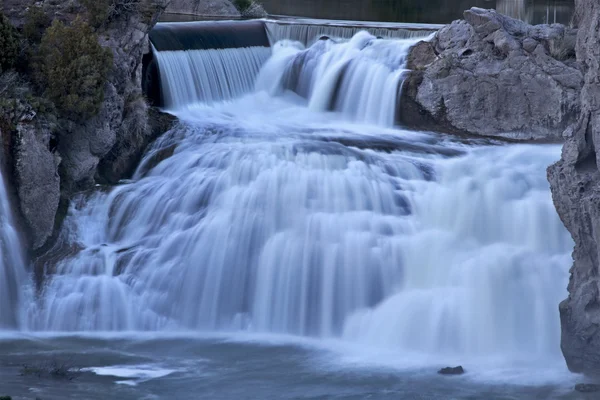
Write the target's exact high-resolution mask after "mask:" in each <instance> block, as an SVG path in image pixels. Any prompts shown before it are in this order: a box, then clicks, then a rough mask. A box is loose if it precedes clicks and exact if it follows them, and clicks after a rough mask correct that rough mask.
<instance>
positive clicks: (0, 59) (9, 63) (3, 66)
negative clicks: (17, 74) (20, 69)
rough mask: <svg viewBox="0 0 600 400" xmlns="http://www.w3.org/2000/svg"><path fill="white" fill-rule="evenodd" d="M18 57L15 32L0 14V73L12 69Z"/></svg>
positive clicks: (17, 41)
mask: <svg viewBox="0 0 600 400" xmlns="http://www.w3.org/2000/svg"><path fill="white" fill-rule="evenodd" d="M18 56H19V40H18V38H17V32H16V30H15V28H14V27H13V26H12V25H11V23H10V21H9V20H8V18H6V16H4V14H2V13H0V71H2V70H7V69H10V68H12V67H14V65H15V62H16V60H17V57H18Z"/></svg>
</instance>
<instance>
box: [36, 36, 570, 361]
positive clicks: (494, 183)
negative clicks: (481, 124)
mask: <svg viewBox="0 0 600 400" xmlns="http://www.w3.org/2000/svg"><path fill="white" fill-rule="evenodd" d="M409 45H410V43H409V42H408V41H401V40H397V41H392V40H381V39H376V38H375V37H373V36H371V35H370V34H368V33H359V34H357V35H356V36H355V37H354V38H353V39H352V40H350V41H347V42H339V43H336V42H334V41H332V40H324V41H319V42H317V43H315V44H314V45H313V46H311V47H310V48H309V49H303V46H301V45H299V44H296V45H290V44H289V43H283V44H279V45H278V46H277V48H276V49H275V50H274V55H273V57H272V58H271V59H270V60H269V61H268V62H267V63H266V64H265V65H264V66H263V68H262V69H261V72H260V74H259V77H258V79H257V83H256V88H257V90H256V93H253V94H248V95H245V96H242V97H241V98H238V99H234V100H232V101H228V102H221V103H215V100H217V99H225V98H231V97H234V96H239V95H240V94H241V93H242V92H243V91H244V90H240V91H235V90H234V89H235V88H238V87H242V86H243V87H244V88H245V91H248V86H244V85H245V83H246V82H248V81H250V80H251V76H252V74H253V72H252V73H248V74H246V72H244V73H243V74H242V72H241V71H240V70H239V68H238V64H236V63H237V62H238V61H239V60H240V59H242V58H243V59H251V58H252V57H254V56H256V54H255V53H253V51H254V50H253V49H244V50H235V51H233V52H231V54H229V53H228V54H229V55H226V53H225V50H215V51H214V52H213V53H209V52H207V51H205V50H201V51H204V53H187V54H186V53H185V52H177V53H176V54H171V53H167V52H164V51H158V52H157V59H158V61H159V65H160V68H161V70H162V73H163V75H162V85H163V88H164V89H165V92H168V93H169V96H171V97H170V99H171V100H170V103H169V105H170V108H171V110H172V111H173V112H174V113H175V114H176V115H177V116H178V117H179V118H180V120H181V124H180V125H178V126H177V127H176V128H175V129H173V130H171V131H170V132H169V133H167V134H165V135H164V136H163V137H161V138H160V139H159V140H158V141H157V142H156V143H155V144H154V145H153V146H152V147H151V148H150V149H149V151H148V152H147V154H146V155H145V157H144V159H143V161H142V163H141V164H140V167H139V168H138V170H137V172H136V174H135V176H134V178H133V180H132V181H131V182H128V183H124V184H122V185H120V186H118V187H116V188H114V189H112V190H111V191H109V192H98V193H95V194H93V195H91V196H89V195H88V196H87V197H85V196H82V197H81V198H80V199H78V201H76V202H74V203H73V205H72V206H71V210H70V215H69V217H68V218H67V221H66V223H65V230H66V232H68V235H64V236H65V237H66V240H67V241H69V242H70V243H68V244H69V245H70V246H69V248H80V249H81V251H79V253H78V254H76V255H74V256H71V257H69V258H67V259H64V260H63V261H61V262H60V263H59V264H58V265H57V266H56V268H55V272H54V273H53V274H52V275H51V276H48V277H47V282H46V285H45V287H44V289H43V291H42V293H41V294H40V296H39V301H38V302H36V304H35V305H34V306H33V308H32V310H30V312H29V315H30V321H29V324H30V326H31V327H32V328H33V329H36V330H51V331H132V330H133V331H190V330H191V331H198V330H209V331H232V330H234V331H235V330H248V331H252V332H275V333H286V334H295V335H307V336H313V337H319V338H343V339H346V340H352V341H356V342H362V343H366V344H369V345H374V346H386V347H392V348H396V349H402V350H406V351H414V352H420V353H423V354H428V355H440V354H449V355H452V354H459V355H461V356H464V357H469V356H474V357H479V356H481V357H488V356H491V355H502V356H504V357H508V359H509V360H515V359H521V358H529V359H535V360H542V359H543V358H544V357H545V356H550V357H558V355H559V349H558V335H559V323H558V313H557V311H556V306H557V304H558V302H559V301H560V299H561V298H562V297H564V286H565V282H566V280H567V275H568V264H569V251H570V248H571V247H572V243H571V239H570V237H569V235H568V233H567V232H566V230H565V229H564V228H563V227H562V224H561V222H560V220H559V219H558V217H557V215H556V212H555V211H554V208H553V206H552V202H551V198H550V195H549V189H548V184H547V182H546V180H545V173H544V170H545V167H546V166H547V165H549V164H550V163H551V162H552V161H554V160H555V159H557V158H558V156H559V147H558V146H553V145H543V146H533V145H511V146H509V145H503V146H500V145H497V144H496V145H492V144H490V143H485V142H481V141H479V142H478V141H470V142H455V141H451V140H449V139H446V138H443V137H440V136H435V135H428V134H421V133H414V132H407V131H403V130H399V129H392V128H386V127H385V126H391V125H393V114H394V111H393V110H395V107H396V96H397V89H398V86H399V83H400V80H401V76H402V71H403V67H402V66H403V63H404V58H405V55H406V51H407V49H408V46H409ZM261 51H262V50H261ZM238 56H239V57H238ZM183 64H185V65H183ZM213 64H214V65H215V66H214V71H237V72H239V73H240V74H242V75H243V79H242V78H240V79H239V80H236V79H233V78H232V75H230V74H229V72H218V73H215V74H214V75H213V77H214V78H215V80H216V81H215V82H212V84H214V85H217V86H215V87H221V88H222V89H223V90H224V88H225V86H219V85H227V84H229V85H230V86H228V87H227V90H229V92H228V93H229V94H228V95H227V96H225V95H223V94H222V93H223V91H222V90H221V89H219V90H221V91H219V90H217V89H215V92H219V93H220V94H219V95H214V96H212V95H210V96H208V95H206V94H205V93H206V92H204V91H203V92H202V94H200V93H199V92H193V91H192V92H193V93H192V92H189V91H188V89H189V88H187V89H186V88H185V85H186V84H187V85H188V86H192V85H191V84H190V82H198V81H197V78H196V76H197V75H194V74H200V73H204V72H207V71H203V70H204V68H206V66H207V65H213ZM216 64H219V65H218V66H217V65H216ZM221 64H228V65H221ZM258 64H259V63H258V61H257V62H256V63H255V64H252V65H255V66H256V68H258ZM192 65H196V67H195V69H193V68H192V67H191V66H192ZM178 71H179V72H178ZM182 71H183V72H182ZM194 71H195V72H194ZM253 71H254V70H253ZM237 72H236V73H237ZM211 73H212V72H211ZM242 75H240V76H242ZM203 79H204V78H203ZM209 80H210V79H209ZM239 82H244V85H242V86H238V83H239ZM194 85H195V84H194ZM202 87H203V90H205V89H204V87H205V85H204V86H202ZM211 93H212V92H211ZM291 93H294V94H291ZM274 94H276V95H277V96H275V97H273V95H274ZM203 96H206V97H203ZM219 96H221V97H219ZM228 96H229V97H228ZM307 106H308V107H307ZM329 110H337V111H340V112H338V113H331V112H324V111H329ZM349 120H354V121H360V122H369V123H375V124H371V125H368V124H356V123H354V122H351V121H350V122H349Z"/></svg>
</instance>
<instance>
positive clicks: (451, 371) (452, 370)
mask: <svg viewBox="0 0 600 400" xmlns="http://www.w3.org/2000/svg"><path fill="white" fill-rule="evenodd" d="M464 373H465V370H464V368H463V367H462V366H460V365H459V366H458V367H446V368H442V369H440V370H439V371H438V374H440V375H462V374H464Z"/></svg>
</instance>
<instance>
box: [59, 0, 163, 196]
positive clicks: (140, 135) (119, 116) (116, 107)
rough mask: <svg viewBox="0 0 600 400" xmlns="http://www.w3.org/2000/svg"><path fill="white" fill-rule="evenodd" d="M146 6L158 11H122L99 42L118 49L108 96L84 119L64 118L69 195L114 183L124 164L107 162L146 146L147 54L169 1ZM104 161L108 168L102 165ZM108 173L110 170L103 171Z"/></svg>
mask: <svg viewBox="0 0 600 400" xmlns="http://www.w3.org/2000/svg"><path fill="white" fill-rule="evenodd" d="M141 1H143V2H145V3H146V4H145V5H144V6H143V7H141V9H153V10H155V12H154V14H153V15H150V16H148V15H145V14H144V13H130V14H126V15H120V16H119V18H117V19H116V20H115V21H112V22H111V23H110V24H109V25H108V26H107V27H106V28H105V29H103V31H102V32H100V35H99V41H100V44H101V45H102V46H104V47H107V48H109V49H111V51H112V53H113V64H114V65H113V73H112V74H111V76H110V78H109V81H108V82H107V84H106V87H105V91H104V102H103V104H102V108H101V110H100V112H99V114H98V115H97V116H95V117H94V118H91V119H90V120H88V121H86V122H85V123H77V122H73V121H66V120H62V121H60V122H61V123H60V126H61V127H63V129H62V131H60V132H59V134H58V135H57V136H58V139H59V146H58V151H59V153H60V155H61V157H62V160H63V161H62V163H61V168H60V172H61V177H62V178H63V190H64V191H65V195H67V196H68V195H69V194H70V193H73V192H76V191H79V190H84V189H86V188H89V187H90V186H91V185H92V184H93V183H94V182H95V181H96V180H100V181H103V182H109V183H115V182H117V181H118V180H119V179H121V178H122V177H123V176H122V174H121V172H122V171H124V170H125V169H123V168H119V167H115V168H114V169H110V168H107V167H106V164H107V163H108V162H111V161H115V160H119V162H120V163H127V160H126V159H127V157H129V156H132V155H133V154H137V153H139V152H140V151H143V148H145V146H146V145H147V143H148V141H147V137H149V136H150V135H151V132H150V129H149V128H148V113H147V106H146V104H145V102H144V96H143V93H142V88H141V87H142V84H141V80H142V79H141V75H142V57H143V55H144V53H145V52H146V51H148V48H149V44H148V33H149V32H150V30H151V29H152V27H153V26H154V24H155V23H156V21H157V20H158V17H159V15H160V14H161V12H162V11H163V10H164V8H165V7H166V5H167V2H166V1H165V0H141ZM101 163H103V164H104V166H105V167H104V168H100V169H99V168H98V166H99V165H100V164H101ZM103 173H107V174H108V175H109V176H103V175H102V174H103Z"/></svg>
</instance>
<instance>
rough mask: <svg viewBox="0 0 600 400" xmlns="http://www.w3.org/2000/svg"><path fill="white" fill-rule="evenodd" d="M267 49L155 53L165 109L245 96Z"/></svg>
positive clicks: (264, 57)
mask: <svg viewBox="0 0 600 400" xmlns="http://www.w3.org/2000/svg"><path fill="white" fill-rule="evenodd" d="M270 55H271V49H270V48H268V47H248V48H240V49H210V50H188V51H155V52H154V56H155V57H156V59H157V60H158V62H159V64H160V77H161V82H164V84H162V94H163V97H164V102H165V107H166V108H167V109H172V110H176V109H179V108H181V107H184V106H185V105H188V104H192V103H195V102H201V103H213V102H218V101H223V100H231V99H234V98H236V97H239V96H241V95H243V94H246V93H249V92H251V91H252V89H253V87H254V79H255V78H256V75H257V74H258V71H259V70H260V68H261V66H262V65H263V63H264V62H265V61H266V60H267V59H268V58H269V56H270Z"/></svg>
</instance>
